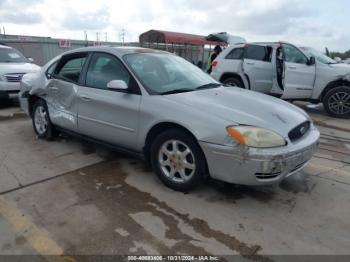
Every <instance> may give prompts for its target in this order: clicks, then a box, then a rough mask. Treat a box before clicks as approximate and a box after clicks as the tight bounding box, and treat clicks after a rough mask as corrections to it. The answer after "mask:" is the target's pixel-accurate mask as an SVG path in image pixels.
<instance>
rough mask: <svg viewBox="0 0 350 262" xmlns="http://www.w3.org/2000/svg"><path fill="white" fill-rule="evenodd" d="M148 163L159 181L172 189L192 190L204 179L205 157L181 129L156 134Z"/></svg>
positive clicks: (195, 143) (196, 144)
mask: <svg viewBox="0 0 350 262" xmlns="http://www.w3.org/2000/svg"><path fill="white" fill-rule="evenodd" d="M151 160H152V167H153V169H154V171H155V172H156V174H157V176H158V177H159V179H160V180H161V181H162V182H163V183H164V184H165V185H166V186H168V187H170V188H172V189H174V190H177V191H187V190H191V189H193V188H194V187H196V186H198V185H199V184H200V183H201V182H203V181H204V179H205V174H206V162H205V157H204V154H203V152H202V150H201V148H200V146H199V145H198V143H197V142H196V141H195V140H194V139H193V138H192V137H191V136H189V135H188V134H186V133H185V132H183V131H181V130H177V129H172V130H169V131H165V132H164V133H162V134H160V135H158V136H157V138H156V139H155V141H154V142H153V144H152V148H151Z"/></svg>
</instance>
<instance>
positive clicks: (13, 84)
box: [0, 44, 40, 99]
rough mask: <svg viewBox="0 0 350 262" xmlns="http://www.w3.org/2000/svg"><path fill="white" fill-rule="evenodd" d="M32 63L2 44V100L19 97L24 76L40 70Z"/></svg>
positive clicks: (0, 46)
mask: <svg viewBox="0 0 350 262" xmlns="http://www.w3.org/2000/svg"><path fill="white" fill-rule="evenodd" d="M32 61H33V60H29V59H27V58H25V57H24V56H23V55H22V54H21V53H20V52H19V51H18V50H16V49H14V48H12V47H9V46H5V45H1V44H0V99H10V98H16V97H17V96H18V92H19V89H20V81H21V79H22V76H23V75H24V74H26V73H31V72H35V71H38V70H39V69H40V67H39V66H37V65H34V64H32Z"/></svg>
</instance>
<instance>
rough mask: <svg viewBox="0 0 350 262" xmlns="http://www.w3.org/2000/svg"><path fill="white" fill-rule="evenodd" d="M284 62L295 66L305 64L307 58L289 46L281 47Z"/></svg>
mask: <svg viewBox="0 0 350 262" xmlns="http://www.w3.org/2000/svg"><path fill="white" fill-rule="evenodd" d="M282 46H283V54H284V61H286V62H289V63H296V64H305V65H306V64H307V62H308V59H307V57H306V56H305V55H304V54H303V53H302V52H301V51H300V50H298V49H297V48H295V47H294V46H291V45H282Z"/></svg>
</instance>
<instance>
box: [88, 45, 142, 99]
mask: <svg viewBox="0 0 350 262" xmlns="http://www.w3.org/2000/svg"><path fill="white" fill-rule="evenodd" d="M97 54H105V55H109V56H111V57H113V58H115V59H117V60H118V61H119V62H120V64H121V65H122V67H123V68H124V69H125V70H126V71H127V72H128V74H129V75H130V82H129V85H130V83H131V84H132V85H134V87H133V89H130V90H115V89H103V88H98V87H94V86H89V85H87V83H86V77H87V72H88V70H89V68H90V65H91V62H92V59H93V57H94V56H95V55H97ZM82 85H83V86H85V87H88V88H94V89H98V90H104V91H110V92H118V93H126V94H133V95H142V93H141V90H140V86H139V84H138V83H137V81H136V80H135V78H134V76H133V75H132V74H131V72H130V70H129V69H128V68H127V67H126V66H125V64H124V63H123V61H122V59H119V58H118V57H117V56H116V55H114V54H112V53H108V52H103V51H93V52H90V54H89V59H88V60H87V61H85V64H84V68H83V70H82Z"/></svg>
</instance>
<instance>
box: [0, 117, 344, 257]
mask: <svg viewBox="0 0 350 262" xmlns="http://www.w3.org/2000/svg"><path fill="white" fill-rule="evenodd" d="M0 115H1V114H0ZM321 115H322V114H321ZM322 121H325V123H326V124H327V123H328V121H329V120H327V119H322ZM330 121H332V122H331V125H334V123H333V119H331V120H330ZM342 121H343V120H342ZM336 123H338V122H336ZM344 126H345V128H347V124H346V123H345V124H344ZM320 129H321V132H322V133H323V137H322V139H321V145H320V149H319V150H318V152H317V154H316V156H315V157H314V158H313V159H312V161H311V162H310V164H309V165H308V167H307V168H305V169H304V170H303V171H302V172H300V173H298V174H296V175H294V176H292V177H290V178H288V179H286V180H285V181H283V183H282V184H280V185H278V186H269V187H244V186H237V185H228V184H224V183H220V182H216V181H210V182H209V183H207V184H206V185H204V186H202V187H200V188H198V189H197V190H195V191H193V192H191V193H189V194H183V193H179V192H174V191H172V190H170V189H168V188H166V187H164V186H163V185H162V184H161V183H160V182H159V181H158V179H157V178H156V176H155V175H154V174H153V173H152V172H151V170H149V169H148V168H147V167H146V166H145V164H144V163H143V162H142V161H140V160H137V159H133V158H128V157H125V156H123V155H119V154H114V153H110V152H108V151H107V150H105V149H101V148H97V149H96V148H95V146H92V145H86V144H84V143H81V142H80V141H76V140H75V139H73V138H68V137H66V138H60V139H58V140H57V141H55V142H46V141H43V140H38V139H36V138H35V135H34V132H33V130H32V127H31V122H30V120H29V119H27V118H23V117H20V118H16V117H4V118H3V119H2V120H1V119H0V192H2V193H0V194H1V196H0V214H1V215H0V229H1V231H0V232H1V234H0V254H45V255H47V254H64V255H68V256H72V257H73V258H74V256H76V255H79V254H83V255H88V254H90V255H92V254H93V255H96V254H99V255H101V254H105V255H112V254H124V255H126V254H152V255H155V254H197V255H199V254H212V255H232V254H237V255H241V256H243V257H245V258H246V259H248V260H249V259H255V260H257V261H266V259H267V258H266V257H267V256H270V255H286V254H294V255H295V254H298V255H300V254H304V255H305V254H309V255H310V254H311V255H312V254H318V255H319V254H323V255H332V254H344V255H350V250H349V246H350V237H349V236H350V210H349V203H350V161H349V155H350V152H349V150H350V142H349V137H348V135H349V134H348V133H347V132H345V131H344V130H343V129H342V130H339V129H336V128H330V127H329V126H326V127H324V126H320ZM339 137H340V138H341V140H340V141H338V140H339ZM28 232H29V233H28ZM268 259H270V258H268ZM271 259H272V260H273V258H271ZM267 261H268V260H267Z"/></svg>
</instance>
